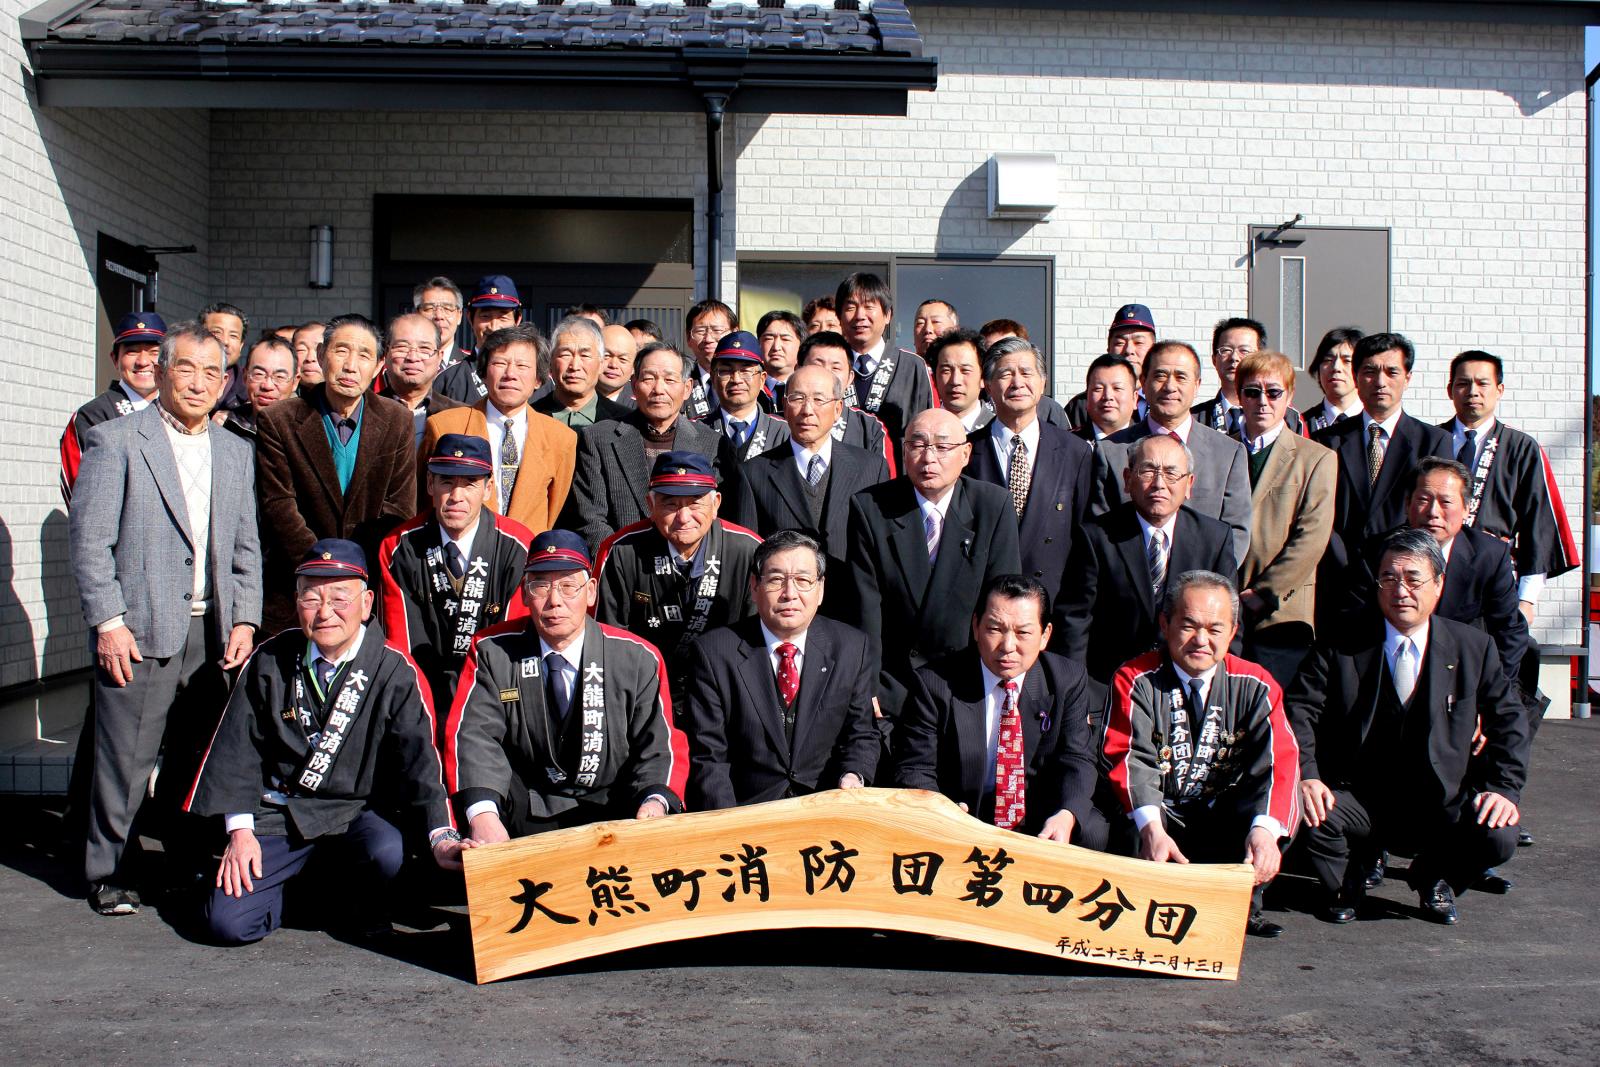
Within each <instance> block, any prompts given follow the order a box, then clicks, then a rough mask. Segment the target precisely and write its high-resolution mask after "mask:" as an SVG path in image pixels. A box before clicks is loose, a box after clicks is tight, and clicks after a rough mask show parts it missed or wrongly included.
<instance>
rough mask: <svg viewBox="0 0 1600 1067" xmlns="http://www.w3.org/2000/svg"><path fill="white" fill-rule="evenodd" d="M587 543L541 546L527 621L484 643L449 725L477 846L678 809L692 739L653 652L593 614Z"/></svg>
mask: <svg viewBox="0 0 1600 1067" xmlns="http://www.w3.org/2000/svg"><path fill="white" fill-rule="evenodd" d="M596 595H597V593H596V589H595V581H594V578H593V577H592V575H591V568H590V563H589V554H588V546H587V544H586V543H585V542H584V540H583V538H581V537H579V536H578V535H577V534H574V533H569V532H567V531H565V530H551V531H549V532H547V533H542V534H540V535H539V536H538V537H536V538H534V539H533V545H532V546H531V548H530V549H529V551H528V566H527V573H526V576H525V577H524V579H523V582H522V596H523V598H524V600H525V602H526V603H527V606H528V614H529V616H530V618H529V619H527V620H525V621H519V622H507V623H503V624H501V625H499V626H496V627H493V628H491V629H488V630H485V631H483V632H482V633H480V634H479V635H478V637H477V638H476V640H474V641H473V643H472V650H471V651H470V652H469V653H468V654H467V663H466V666H465V668H464V669H463V670H462V673H461V685H460V687H459V688H458V689H457V690H456V700H455V705H454V706H453V707H452V708H451V709H450V718H449V720H448V722H447V723H446V724H445V745H444V763H445V780H446V782H447V783H448V784H449V787H450V793H451V796H452V797H453V798H454V799H455V801H456V803H457V804H458V805H459V806H460V808H461V810H462V812H463V814H464V815H465V816H466V819H467V821H468V823H469V824H470V827H471V836H472V838H473V840H474V841H475V842H477V843H478V844H490V843H492V842H496V841H506V840H508V839H510V838H511V837H513V836H515V837H522V836H525V835H528V834H535V833H540V832H543V831H545V830H554V829H558V828H561V827H567V826H579V825H583V824H585V823H591V822H600V821H603V820H606V819H624V818H635V817H637V818H640V819H650V818H656V817H659V816H662V815H666V814H669V813H671V812H679V811H682V810H683V800H682V797H683V789H684V783H685V780H686V779H687V778H688V775H689V752H688V742H687V741H686V740H685V738H684V735H683V732H682V731H681V730H679V729H678V728H677V727H675V726H674V725H673V722H672V697H671V695H670V693H669V690H668V687H667V670H666V666H665V664H664V663H663V662H662V660H661V653H659V652H657V651H656V649H655V646H654V645H651V644H650V643H649V642H647V641H643V640H640V639H639V638H637V637H634V636H633V635H632V634H630V633H628V632H627V631H626V630H618V629H615V628H614V627H610V626H606V625H604V624H602V623H598V622H595V621H594V620H592V619H590V618H589V617H588V612H589V611H590V609H591V608H593V607H594V603H595V598H596Z"/></svg>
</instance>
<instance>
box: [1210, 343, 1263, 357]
mask: <svg viewBox="0 0 1600 1067" xmlns="http://www.w3.org/2000/svg"><path fill="white" fill-rule="evenodd" d="M1212 351H1214V352H1216V354H1217V355H1219V356H1253V355H1255V354H1256V350H1255V349H1254V348H1252V347H1250V346H1249V345H1245V346H1244V347H1243V348H1236V347H1234V346H1233V345H1223V346H1222V347H1221V348H1217V349H1213V350H1212Z"/></svg>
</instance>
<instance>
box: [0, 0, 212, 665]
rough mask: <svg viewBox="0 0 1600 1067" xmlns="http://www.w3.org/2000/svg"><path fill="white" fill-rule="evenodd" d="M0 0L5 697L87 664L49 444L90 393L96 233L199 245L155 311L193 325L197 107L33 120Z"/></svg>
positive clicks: (205, 127)
mask: <svg viewBox="0 0 1600 1067" xmlns="http://www.w3.org/2000/svg"><path fill="white" fill-rule="evenodd" d="M33 6H34V2H33V0H0V291H3V292H4V293H5V294H6V298H5V301H4V304H3V306H0V353H3V355H0V367H3V373H0V381H3V382H4V389H5V393H4V400H5V402H4V404H3V405H0V469H3V470H4V475H3V477H0V686H3V685H10V684H13V683H17V682H23V681H28V680H30V679H32V678H36V677H38V676H39V674H40V671H41V668H42V670H43V672H44V673H46V674H50V673H56V672H60V671H64V670H70V669H72V668H74V667H80V666H84V665H86V664H87V663H88V658H87V655H86V650H85V642H84V632H85V628H84V625H83V620H82V615H81V614H80V613H79V608H78V597H77V590H76V587H75V586H74V584H73V582H72V578H71V574H70V571H69V566H68V561H67V545H66V522H65V518H66V517H65V513H64V512H63V510H62V506H61V497H60V493H59V492H58V491H57V488H56V482H57V472H58V470H59V467H58V461H57V443H58V441H59V439H60V436H61V430H62V428H63V427H64V426H65V425H66V422H67V419H68V417H69V416H70V415H71V414H72V412H73V411H74V410H76V408H77V407H78V405H80V404H82V403H83V402H84V401H86V400H88V399H89V398H90V397H92V396H93V395H94V394H95V393H96V392H98V383H99V382H100V381H101V380H102V379H103V373H102V372H103V369H104V368H103V366H102V363H101V359H102V358H103V356H101V355H97V353H96V329H97V326H96V320H97V317H99V316H100V312H99V310H98V308H97V306H96V302H95V286H94V272H95V234H96V232H97V231H104V232H105V233H108V234H110V235H111V236H113V237H116V238H118V239H120V240H123V241H128V242H130V243H134V244H152V245H171V244H178V245H181V244H195V245H197V246H199V248H200V254H199V255H195V256H172V257H168V258H166V259H164V260H163V261H162V271H161V290H160V298H161V300H160V306H159V308H158V310H160V311H161V312H162V313H163V314H164V315H166V316H167V317H168V319H169V320H171V319H176V318H181V317H184V316H187V315H192V314H193V313H194V312H195V310H196V309H197V308H198V307H199V306H200V302H201V296H202V293H203V291H204V289H205V283H206V256H205V249H206V243H207V241H206V216H207V207H206V204H207V200H208V195H209V192H208V174H207V172H208V169H209V164H208V161H207V156H208V153H209V148H210V125H209V122H208V121H207V116H206V114H205V113H204V112H201V111H162V112H148V111H112V110H102V111H89V110H74V111H60V110H57V111H40V110H38V109H36V108H34V107H33V106H32V101H31V100H30V98H29V96H28V92H27V86H26V85H25V83H24V73H25V71H26V69H27V62H26V58H25V56H24V53H23V49H22V45H21V42H20V40H19V39H18V24H17V17H18V16H19V15H20V14H21V13H23V12H24V11H27V10H28V9H30V8H32V7H33Z"/></svg>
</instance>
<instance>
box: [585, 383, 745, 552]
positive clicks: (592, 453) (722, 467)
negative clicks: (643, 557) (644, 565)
mask: <svg viewBox="0 0 1600 1067" xmlns="http://www.w3.org/2000/svg"><path fill="white" fill-rule="evenodd" d="M643 423H644V416H643V415H642V414H641V413H639V412H638V411H631V412H629V413H628V414H627V416H625V417H624V418H620V419H613V420H608V421H606V422H597V423H595V424H594V425H593V426H585V427H584V428H583V429H582V430H581V431H580V432H579V434H578V460H577V468H576V470H575V471H574V472H573V475H572V492H571V493H570V494H568V496H567V504H566V507H565V508H564V509H563V510H562V512H561V518H560V520H559V521H558V522H557V523H556V526H557V527H558V528H560V529H563V530H571V531H573V532H574V533H577V534H579V535H581V536H582V537H583V538H584V539H585V540H586V541H588V542H589V551H590V552H598V551H599V550H600V544H601V542H603V541H604V540H605V539H606V538H608V537H610V536H611V535H612V534H614V533H616V532H617V531H618V530H620V529H622V528H623V527H625V526H629V525H631V524H633V523H636V522H640V521H642V520H643V519H645V518H647V517H648V516H649V509H648V508H647V507H646V506H645V494H646V493H648V492H649V491H650V462H649V460H647V459H646V458H645V453H644V436H643V435H642V434H641V433H640V432H639V427H640V426H641V425H643ZM672 448H673V450H674V451H677V452H698V453H699V454H700V455H702V456H704V457H706V459H708V460H710V461H711V463H712V465H713V466H714V467H715V468H716V472H717V481H718V482H719V483H720V485H721V489H722V494H723V496H724V498H726V499H728V500H730V501H731V500H732V499H733V490H734V486H735V484H736V483H735V478H736V477H737V475H738V470H739V460H738V458H737V457H736V456H735V455H734V454H733V446H732V445H730V444H729V443H728V439H727V438H726V437H724V436H722V434H721V433H720V432H718V431H717V430H715V429H713V428H712V427H710V426H707V425H706V424H705V423H703V422H690V421H689V420H688V419H686V418H684V417H683V415H681V414H680V415H679V416H678V423H677V428H676V430H675V431H674V437H673V442H672Z"/></svg>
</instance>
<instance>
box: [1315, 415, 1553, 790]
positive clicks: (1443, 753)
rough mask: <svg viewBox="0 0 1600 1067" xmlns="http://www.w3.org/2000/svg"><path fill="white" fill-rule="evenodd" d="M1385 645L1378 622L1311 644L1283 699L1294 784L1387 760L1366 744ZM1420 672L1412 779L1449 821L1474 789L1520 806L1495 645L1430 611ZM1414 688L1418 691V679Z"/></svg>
mask: <svg viewBox="0 0 1600 1067" xmlns="http://www.w3.org/2000/svg"><path fill="white" fill-rule="evenodd" d="M1340 425H1341V426H1342V425H1344V424H1343V423H1340ZM1383 639H1384V627H1383V624H1382V622H1381V621H1379V622H1370V621H1369V622H1368V624H1367V625H1365V626H1361V627H1358V628H1356V630H1355V631H1354V632H1350V633H1348V636H1346V637H1345V638H1344V639H1343V640H1338V639H1335V640H1324V641H1319V642H1318V643H1317V644H1316V645H1315V646H1313V648H1312V650H1311V655H1309V656H1308V657H1306V662H1305V664H1304V666H1302V667H1301V668H1300V673H1299V674H1298V675H1297V676H1296V677H1295V680H1294V684H1293V685H1291V686H1290V688H1289V695H1288V698H1287V699H1286V700H1285V702H1284V703H1285V709H1286V711H1287V713H1288V715H1289V721H1290V723H1291V724H1292V725H1293V727H1294V733H1295V740H1296V741H1298V742H1299V745H1300V777H1301V778H1302V779H1311V778H1316V779H1320V780H1321V781H1323V782H1325V783H1326V784H1327V785H1328V786H1329V787H1331V788H1336V789H1337V788H1349V787H1350V786H1352V785H1353V784H1355V783H1356V782H1357V781H1359V780H1360V777H1361V773H1362V770H1363V768H1364V767H1370V764H1371V761H1373V760H1377V759H1384V758H1388V754H1386V753H1377V752H1373V751H1371V750H1370V749H1371V748H1372V746H1370V745H1368V744H1367V735H1368V732H1369V731H1370V729H1371V726H1372V721H1373V717H1374V715H1375V713H1376V711H1377V706H1378V696H1379V692H1378V686H1380V685H1385V684H1388V682H1387V681H1386V679H1387V677H1388V672H1387V671H1386V670H1385V664H1384V656H1383ZM1422 672H1423V673H1422V675H1419V678H1420V677H1423V676H1425V677H1426V679H1427V683H1428V684H1427V689H1426V692H1427V694H1428V702H1429V707H1428V716H1429V728H1428V761H1427V763H1426V765H1423V764H1422V763H1421V762H1420V761H1419V764H1418V766H1416V767H1415V768H1414V773H1415V774H1416V775H1418V776H1419V777H1420V778H1421V780H1423V781H1429V782H1431V783H1433V784H1436V785H1437V787H1438V791H1437V796H1438V800H1439V804H1440V806H1441V807H1442V809H1443V811H1444V813H1445V815H1446V816H1447V817H1448V818H1450V819H1452V820H1453V819H1455V818H1457V817H1458V816H1459V815H1460V813H1461V809H1462V806H1463V805H1464V804H1466V803H1468V802H1469V801H1470V800H1471V792H1472V789H1473V788H1482V789H1486V790H1492V791H1493V792H1496V793H1500V794H1502V795H1504V796H1506V797H1507V798H1509V799H1510V800H1511V801H1512V802H1514V803H1521V796H1522V786H1523V784H1524V782H1526V781H1527V776H1528V762H1527V760H1528V718H1527V712H1526V710H1525V709H1524V708H1523V706H1522V701H1521V699H1520V698H1519V697H1518V696H1517V694H1516V690H1515V689H1514V688H1513V686H1512V684H1511V682H1510V681H1508V680H1507V679H1506V676H1505V673H1504V672H1503V671H1501V670H1500V655H1499V653H1498V652H1497V651H1496V649H1495V647H1494V642H1492V641H1490V640H1489V638H1488V637H1487V636H1485V635H1484V634H1481V633H1479V632H1478V631H1476V630H1474V629H1473V628H1472V627H1470V626H1467V625H1465V624H1464V623H1459V622H1456V621H1454V620H1453V619H1446V618H1441V617H1439V616H1438V615H1435V616H1434V617H1433V620H1432V621H1431V623H1430V624H1429V635H1428V648H1427V651H1426V652H1425V653H1424V654H1423V657H1422ZM1417 692H1418V694H1421V693H1422V692H1424V689H1423V687H1422V685H1421V684H1420V681H1419V684H1418V687H1417ZM1480 721H1481V723H1482V728H1483V733H1484V736H1485V738H1486V739H1487V743H1486V744H1485V746H1484V750H1483V752H1482V754H1481V755H1479V756H1478V757H1473V756H1472V737H1473V734H1474V733H1475V732H1476V730H1477V728H1478V724H1479V722H1480ZM1469 763H1470V764H1471V765H1472V771H1471V778H1470V779H1469V777H1468V765H1469ZM1430 788H1431V787H1430Z"/></svg>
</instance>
